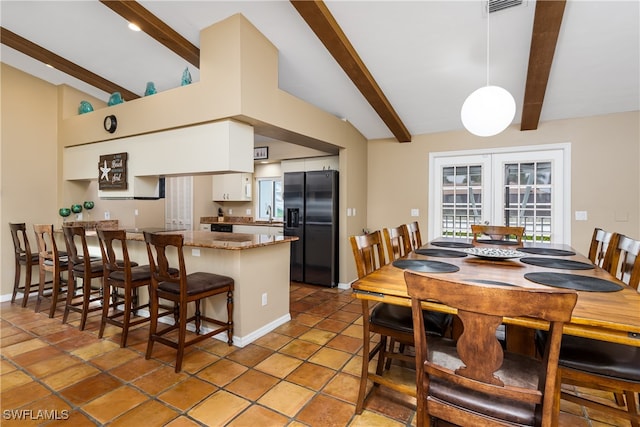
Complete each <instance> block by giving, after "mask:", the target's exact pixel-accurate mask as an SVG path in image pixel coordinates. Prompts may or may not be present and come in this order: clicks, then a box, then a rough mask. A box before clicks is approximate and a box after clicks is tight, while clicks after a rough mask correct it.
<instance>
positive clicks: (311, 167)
mask: <svg viewBox="0 0 640 427" xmlns="http://www.w3.org/2000/svg"><path fill="white" fill-rule="evenodd" d="M339 161H340V158H339V156H324V157H309V158H306V159H293V160H283V161H282V163H280V167H281V168H282V173H285V172H309V171H322V170H338V167H339V164H340V163H339Z"/></svg>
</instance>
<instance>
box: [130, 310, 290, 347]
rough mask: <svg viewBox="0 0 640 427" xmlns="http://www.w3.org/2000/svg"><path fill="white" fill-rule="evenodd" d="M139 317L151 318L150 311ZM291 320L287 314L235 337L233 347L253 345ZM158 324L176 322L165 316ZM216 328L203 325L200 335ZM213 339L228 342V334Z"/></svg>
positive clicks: (188, 327) (192, 327)
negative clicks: (246, 333)
mask: <svg viewBox="0 0 640 427" xmlns="http://www.w3.org/2000/svg"><path fill="white" fill-rule="evenodd" d="M138 315H140V316H144V317H149V311H148V310H138ZM289 320H291V314H290V313H287V314H286V315H284V316H282V317H280V318H279V319H276V320H274V321H273V322H270V323H267V324H266V325H264V326H263V327H261V328H260V329H257V330H255V331H253V332H251V333H250V334H248V335H245V336H243V337H240V336H238V335H234V336H233V345H234V346H236V347H244V346H246V345H249V344H251V343H252V342H253V341H255V340H257V339H258V338H260V337H262V336H264V335H266V334H268V333H269V332H271V331H273V330H274V329H275V328H277V327H278V326H280V325H283V324H285V323H287V322H288V321H289ZM158 322H160V323H164V324H165V325H173V324H174V323H175V322H174V321H173V317H171V316H163V317H161V318H160V319H159V320H158ZM187 329H188V330H190V331H192V332H194V331H195V325H194V324H193V323H190V324H189V325H187ZM213 330H214V328H208V327H206V326H204V325H202V326H201V327H200V333H202V334H206V333H207V332H211V331H213ZM213 338H215V339H217V340H220V341H223V342H227V333H226V332H221V333H219V334H217V335H214V336H213Z"/></svg>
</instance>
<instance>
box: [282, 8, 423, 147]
mask: <svg viewBox="0 0 640 427" xmlns="http://www.w3.org/2000/svg"><path fill="white" fill-rule="evenodd" d="M290 1H291V4H292V5H293V7H294V8H295V9H296V10H297V11H298V13H299V14H300V16H302V18H303V19H304V20H305V21H306V22H307V25H309V27H310V28H311V29H312V30H313V32H314V33H315V34H316V36H318V38H319V39H320V41H321V42H322V43H323V44H324V45H325V47H326V48H327V50H328V51H329V52H330V53H331V55H333V57H334V59H335V60H336V61H337V62H338V64H339V65H340V66H341V67H342V69H343V70H344V71H345V73H347V75H348V76H349V78H350V79H351V81H353V83H354V84H355V85H356V87H357V88H358V89H359V90H360V93H362V95H363V96H364V97H365V99H366V100H367V101H368V102H369V104H371V106H372V107H373V109H374V110H375V111H376V112H377V113H378V115H379V116H380V118H381V119H382V121H383V122H384V123H385V124H386V125H387V127H388V128H389V130H390V131H391V133H393V135H394V136H395V137H396V139H397V140H398V141H399V142H411V134H410V133H409V131H408V130H407V128H406V127H405V125H404V124H403V123H402V120H400V117H399V116H398V114H397V113H396V112H395V110H394V109H393V107H392V106H391V103H390V102H389V100H388V99H387V97H386V96H385V94H384V93H383V92H382V89H380V87H379V86H378V83H376V81H375V79H374V78H373V76H372V75H371V73H370V72H369V70H368V69H367V67H366V65H365V64H364V62H362V60H361V59H360V56H359V55H358V53H357V52H356V50H355V49H354V48H353V46H352V45H351V42H349V39H347V36H346V35H345V34H344V32H343V31H342V29H341V28H340V26H339V25H338V23H337V22H336V20H335V19H334V17H333V15H331V12H330V11H329V9H328V8H327V6H326V5H325V4H324V2H322V1H321V0H313V1H309V0H290Z"/></svg>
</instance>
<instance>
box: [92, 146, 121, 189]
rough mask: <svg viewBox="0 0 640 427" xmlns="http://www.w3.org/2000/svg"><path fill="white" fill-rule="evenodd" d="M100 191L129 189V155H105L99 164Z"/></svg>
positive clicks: (101, 157)
mask: <svg viewBox="0 0 640 427" xmlns="http://www.w3.org/2000/svg"><path fill="white" fill-rule="evenodd" d="M98 189H100V190H126V189H127V153H117V154H105V155H103V156H100V162H99V163H98Z"/></svg>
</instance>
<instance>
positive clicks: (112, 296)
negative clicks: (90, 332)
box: [96, 229, 151, 347]
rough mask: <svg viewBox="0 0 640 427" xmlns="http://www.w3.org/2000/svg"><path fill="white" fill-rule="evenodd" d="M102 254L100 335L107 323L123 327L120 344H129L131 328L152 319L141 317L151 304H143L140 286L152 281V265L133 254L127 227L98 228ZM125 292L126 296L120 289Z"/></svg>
mask: <svg viewBox="0 0 640 427" xmlns="http://www.w3.org/2000/svg"><path fill="white" fill-rule="evenodd" d="M96 231H97V234H98V241H99V243H100V253H101V254H102V274H103V278H102V316H101V319H100V331H99V332H98V338H102V336H103V335H104V330H105V327H106V325H107V324H110V325H114V326H117V327H119V328H121V329H122V336H121V337H120V347H126V346H127V338H128V336H129V329H130V328H132V327H133V326H137V325H140V324H142V323H145V322H148V321H149V318H148V317H142V316H140V317H137V318H135V319H132V315H133V316H136V315H137V313H138V310H140V309H143V308H147V307H149V304H148V303H146V304H140V302H139V299H138V290H139V289H144V288H145V287H149V285H150V284H151V270H150V267H149V265H148V264H147V265H138V263H137V262H134V261H132V260H131V258H130V257H129V250H128V248H127V232H126V231H125V230H103V229H98V230H96ZM119 291H121V292H122V299H121V298H120V293H119ZM120 307H122V308H121V309H120Z"/></svg>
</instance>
